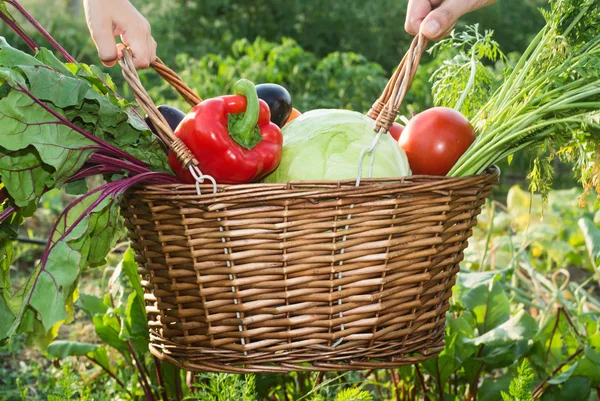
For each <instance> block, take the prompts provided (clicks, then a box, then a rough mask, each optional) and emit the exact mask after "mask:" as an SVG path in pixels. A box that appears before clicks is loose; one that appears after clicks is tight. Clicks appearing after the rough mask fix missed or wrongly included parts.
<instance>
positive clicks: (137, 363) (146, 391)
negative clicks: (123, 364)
mask: <svg viewBox="0 0 600 401" xmlns="http://www.w3.org/2000/svg"><path fill="white" fill-rule="evenodd" d="M126 343H127V348H128V349H129V353H130V354H131V356H132V358H133V360H134V362H135V366H136V368H137V370H138V372H139V374H140V378H141V382H142V389H143V390H144V394H145V395H146V399H147V400H148V401H155V398H154V393H153V392H152V387H150V384H148V378H147V377H146V373H145V372H144V369H143V368H142V364H141V362H140V361H139V359H138V357H137V356H136V354H135V351H134V350H133V347H132V346H131V341H129V340H127V341H126Z"/></svg>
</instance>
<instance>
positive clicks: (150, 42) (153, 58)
mask: <svg viewBox="0 0 600 401" xmlns="http://www.w3.org/2000/svg"><path fill="white" fill-rule="evenodd" d="M156 47H157V44H156V41H155V40H154V38H153V37H152V36H150V38H149V39H148V51H149V54H150V58H149V60H148V61H149V64H152V63H154V62H155V61H156Z"/></svg>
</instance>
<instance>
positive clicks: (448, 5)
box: [421, 0, 479, 40]
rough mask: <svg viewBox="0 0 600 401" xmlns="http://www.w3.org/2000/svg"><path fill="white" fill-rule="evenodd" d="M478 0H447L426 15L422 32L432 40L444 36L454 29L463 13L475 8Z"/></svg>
mask: <svg viewBox="0 0 600 401" xmlns="http://www.w3.org/2000/svg"><path fill="white" fill-rule="evenodd" d="M474 3H479V2H478V1H475V2H472V1H464V0H447V1H445V2H443V3H442V4H441V5H440V6H439V7H438V8H436V9H435V10H433V11H432V12H430V13H429V15H427V17H425V19H424V20H423V22H422V24H421V32H422V33H423V35H425V36H426V37H427V38H429V39H431V40H437V39H440V38H442V37H444V34H445V33H446V32H449V31H450V30H451V29H452V26H453V25H454V24H456V21H457V20H458V18H459V17H461V16H462V15H464V14H466V13H468V12H469V11H471V10H473V9H474V8H473V7H474Z"/></svg>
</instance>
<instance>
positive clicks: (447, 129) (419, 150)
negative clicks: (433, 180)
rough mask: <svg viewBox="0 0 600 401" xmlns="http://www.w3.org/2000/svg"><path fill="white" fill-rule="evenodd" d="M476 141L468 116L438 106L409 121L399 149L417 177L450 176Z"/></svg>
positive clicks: (399, 143)
mask: <svg viewBox="0 0 600 401" xmlns="http://www.w3.org/2000/svg"><path fill="white" fill-rule="evenodd" d="M391 132H392V131H391V130H390V133H391ZM474 141H475V130H474V129H473V127H472V126H471V124H470V123H469V120H468V119H467V117H465V116H464V115H462V114H461V113H460V112H458V111H456V110H453V109H450V108H447V107H434V108H431V109H429V110H425V111H424V112H422V113H420V114H417V115H416V116H414V117H413V118H412V119H411V120H410V121H409V123H408V124H407V125H406V128H404V130H403V132H402V134H401V136H400V140H399V141H398V146H400V148H402V149H403V150H404V151H405V152H406V156H407V157H408V162H409V163H410V168H411V169H412V171H413V173H414V174H419V175H446V174H448V171H450V169H451V168H452V166H454V164H455V163H456V162H457V161H458V159H460V157H461V156H462V155H463V154H464V153H465V151H466V150H467V149H468V148H469V146H471V144H472V143H473V142H474Z"/></svg>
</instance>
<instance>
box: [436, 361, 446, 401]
mask: <svg viewBox="0 0 600 401" xmlns="http://www.w3.org/2000/svg"><path fill="white" fill-rule="evenodd" d="M435 371H436V376H437V377H436V379H437V390H438V395H439V397H440V400H443V399H444V387H443V385H442V377H441V375H440V358H438V357H436V358H435Z"/></svg>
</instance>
